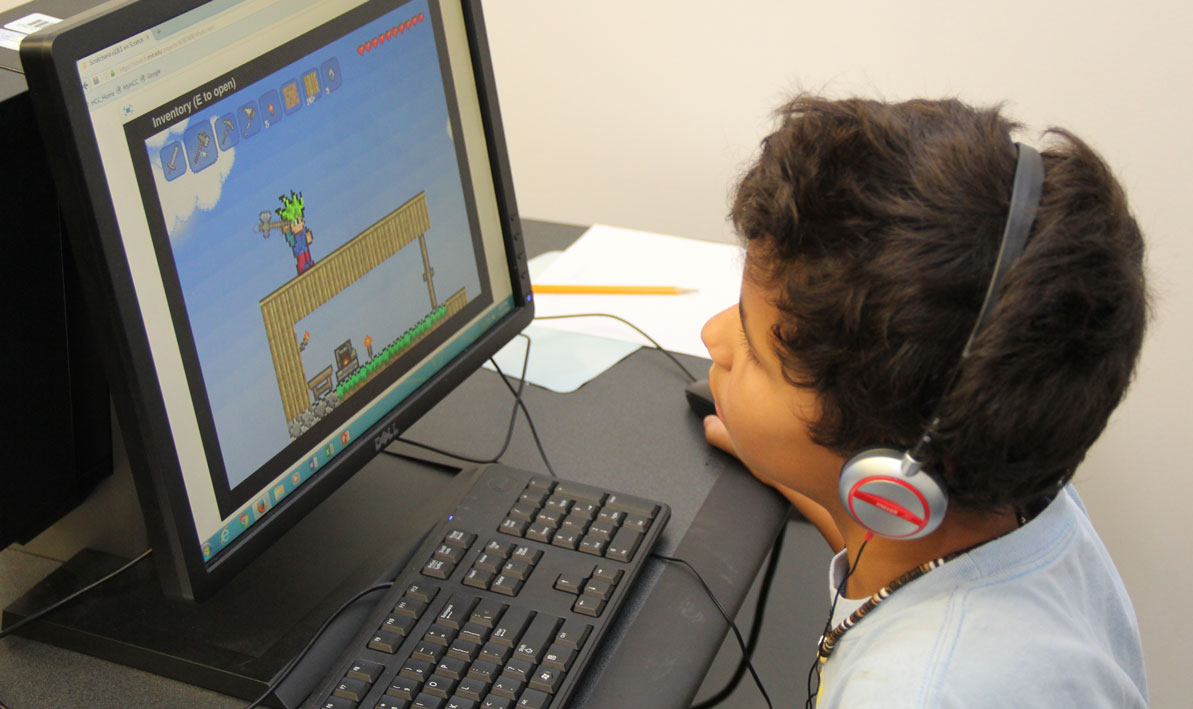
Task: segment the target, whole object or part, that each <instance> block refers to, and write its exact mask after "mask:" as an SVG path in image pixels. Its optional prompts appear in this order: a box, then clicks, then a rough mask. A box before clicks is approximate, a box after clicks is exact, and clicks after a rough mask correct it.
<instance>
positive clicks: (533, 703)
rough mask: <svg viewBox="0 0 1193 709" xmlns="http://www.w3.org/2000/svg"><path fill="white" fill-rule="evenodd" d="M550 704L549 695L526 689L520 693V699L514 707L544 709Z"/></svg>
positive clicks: (519, 708)
mask: <svg viewBox="0 0 1193 709" xmlns="http://www.w3.org/2000/svg"><path fill="white" fill-rule="evenodd" d="M550 704H551V695H550V694H547V693H546V692H542V691H539V690H537V689H528V690H526V691H525V692H523V693H522V698H521V699H519V700H518V703H517V704H516V705H514V706H516V707H517V708H518V709H546V708H547V706H548V705H550Z"/></svg>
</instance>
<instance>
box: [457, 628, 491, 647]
mask: <svg viewBox="0 0 1193 709" xmlns="http://www.w3.org/2000/svg"><path fill="white" fill-rule="evenodd" d="M460 639H461V640H467V641H469V642H473V643H477V644H478V645H479V644H481V643H483V642H485V641H486V640H488V639H489V628H486V627H485V626H483V625H481V624H480V623H465V624H464V627H463V628H460Z"/></svg>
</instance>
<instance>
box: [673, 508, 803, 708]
mask: <svg viewBox="0 0 1193 709" xmlns="http://www.w3.org/2000/svg"><path fill="white" fill-rule="evenodd" d="M787 523H788V518H787V517H784V519H783V526H782V527H781V528H780V529H779V536H778V537H776V538H775V543H774V546H772V547H771V550H770V561H769V562H768V564H767V567H766V573H765V574H763V576H762V584H761V585H760V586H759V588H758V600H757V601H756V602H755V604H754V620H753V621H752V622H751V623H750V641H749V642H748V643H747V644H746V654H745V655H743V656H742V659H741V661H740V662H738V663H737V669H736V670H734V672H733V677H731V678H730V679H729V682H728V683H727V684H726V685H725V686H724V687H723V688H722V689H721V691H719V692H717V693H716V694H714V695H712V696H711V697H709V698H708V699H705V700H704V701H703V702H700V703H699V704H693V705H692V706H691V707H690V708H689V709H710V707H714V706H716V705H718V704H720V703H721V702H723V701H725V700H726V699H727V698H729V695H730V694H733V692H734V691H735V690H736V689H737V686H738V685H739V684H741V678H742V677H745V675H746V662H747V661H750V660H753V659H754V651H755V650H757V649H758V640H759V638H760V637H761V636H762V622H763V617H764V616H765V615H766V604H767V601H768V600H769V598H770V590H771V587H772V586H773V585H774V581H775V571H776V570H777V569H778V568H779V557H780V556H781V555H782V553H783V540H784V539H785V538H786V537H787Z"/></svg>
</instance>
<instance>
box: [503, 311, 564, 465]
mask: <svg viewBox="0 0 1193 709" xmlns="http://www.w3.org/2000/svg"><path fill="white" fill-rule="evenodd" d="M518 336H519V337H525V338H526V349H527V350H529V349H530V338H529V337H528V336H526V335H523V334H522V333H518ZM493 367H494V369H496V370H497V373H498V374H500V375H501V381H502V382H503V383H504V384H505V388H506V389H509V390H510V391H511V392H512V393H513V394H514V399H516V400H517V404H518V405H519V406H521V407H522V414H523V415H524V416H525V417H526V423H527V425H529V426H530V435H531V436H533V437H534V445H535V446H536V447H538V449H539V457H540V458H542V459H543V465H545V466H547V472H548V473H550V474H551V477H553V478H557V477H559V476H558V475H556V474H555V468H553V467H551V461H550V460H548V459H547V451H546V449H544V448H543V441H542V439H540V438H539V432H538V427H536V426H535V425H534V418H533V417H531V415H530V409H528V408H526V401H525V400H523V399H522V394H521V391H520V390H519V391H514V387H513V386H511V385H510V383H509V380H508V378H507V377H506V375H505V372H503V371H501V367H499V366H498V365H497V361H496V360H494V361H493ZM522 381H523V382H525V381H526V372H525V371H523V372H522Z"/></svg>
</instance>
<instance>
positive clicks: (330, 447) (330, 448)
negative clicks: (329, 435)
mask: <svg viewBox="0 0 1193 709" xmlns="http://www.w3.org/2000/svg"><path fill="white" fill-rule="evenodd" d="M323 454H324V455H326V456H327V457H328V458H330V457H332V456H333V455H335V454H336V447H335V444H334V443H328V444H327V447H326V448H324V449H323Z"/></svg>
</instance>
